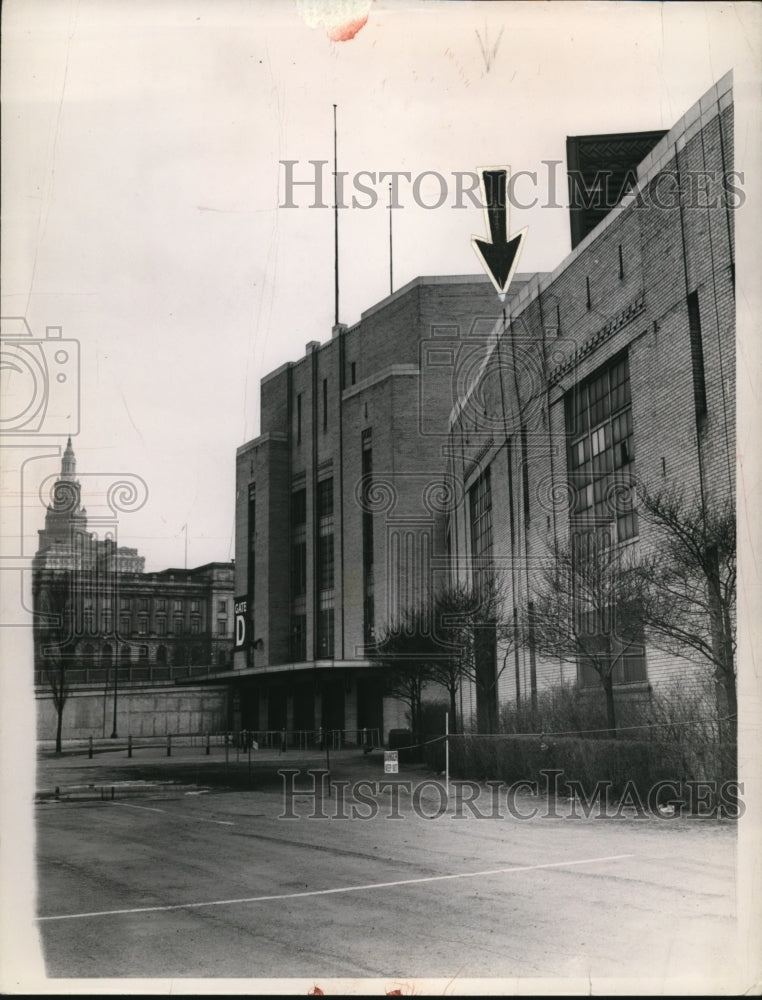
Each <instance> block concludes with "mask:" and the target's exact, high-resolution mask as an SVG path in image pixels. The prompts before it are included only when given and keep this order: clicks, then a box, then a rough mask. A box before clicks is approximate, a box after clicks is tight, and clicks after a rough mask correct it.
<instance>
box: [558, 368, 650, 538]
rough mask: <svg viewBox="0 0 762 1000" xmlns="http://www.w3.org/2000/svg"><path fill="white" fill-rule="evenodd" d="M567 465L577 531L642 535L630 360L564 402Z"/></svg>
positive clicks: (592, 380) (607, 370)
mask: <svg viewBox="0 0 762 1000" xmlns="http://www.w3.org/2000/svg"><path fill="white" fill-rule="evenodd" d="M566 429H567V442H568V447H567V463H568V469H569V482H570V485H571V487H572V489H573V493H574V503H573V505H572V510H571V514H572V518H573V520H574V521H575V523H576V525H577V526H583V525H589V526H591V527H592V526H594V525H595V526H599V527H600V526H602V525H606V524H615V525H616V528H615V537H616V539H617V540H618V541H620V542H621V541H625V540H626V539H627V538H632V537H633V536H634V535H636V534H637V533H638V521H637V513H636V512H635V510H634V508H633V503H632V499H633V498H632V483H633V481H634V474H635V467H634V454H633V436H632V403H631V399H630V373H629V366H628V361H627V355H626V354H624V355H619V356H618V357H617V358H615V359H614V360H613V361H612V362H611V363H610V364H609V365H607V366H606V367H605V368H604V369H602V370H599V371H598V372H596V373H595V374H594V375H593V376H592V377H591V378H589V379H587V380H586V381H585V382H583V383H581V384H580V385H578V386H577V387H576V388H574V389H572V391H571V392H570V393H569V394H568V395H567V397H566Z"/></svg>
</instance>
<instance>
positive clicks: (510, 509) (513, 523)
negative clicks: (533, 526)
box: [506, 438, 516, 552]
mask: <svg viewBox="0 0 762 1000" xmlns="http://www.w3.org/2000/svg"><path fill="white" fill-rule="evenodd" d="M506 455H507V458H506V461H507V462H508V518H509V520H510V522H511V552H515V551H516V516H515V512H514V509H513V447H512V443H511V439H510V438H508V440H507V442H506Z"/></svg>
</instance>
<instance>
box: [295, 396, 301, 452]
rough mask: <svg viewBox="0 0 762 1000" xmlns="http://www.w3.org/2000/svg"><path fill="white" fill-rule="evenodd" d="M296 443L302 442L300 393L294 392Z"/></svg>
mask: <svg viewBox="0 0 762 1000" xmlns="http://www.w3.org/2000/svg"><path fill="white" fill-rule="evenodd" d="M296 443H297V444H301V443H302V394H301V393H300V392H297V394H296Z"/></svg>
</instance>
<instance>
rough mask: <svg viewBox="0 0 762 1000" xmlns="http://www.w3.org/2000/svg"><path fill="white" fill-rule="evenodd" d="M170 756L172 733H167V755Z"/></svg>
mask: <svg viewBox="0 0 762 1000" xmlns="http://www.w3.org/2000/svg"><path fill="white" fill-rule="evenodd" d="M171 756H172V733H167V757H171Z"/></svg>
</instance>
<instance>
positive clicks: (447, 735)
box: [445, 712, 450, 803]
mask: <svg viewBox="0 0 762 1000" xmlns="http://www.w3.org/2000/svg"><path fill="white" fill-rule="evenodd" d="M445 792H446V795H445V802H447V803H449V801H450V713H449V712H445Z"/></svg>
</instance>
